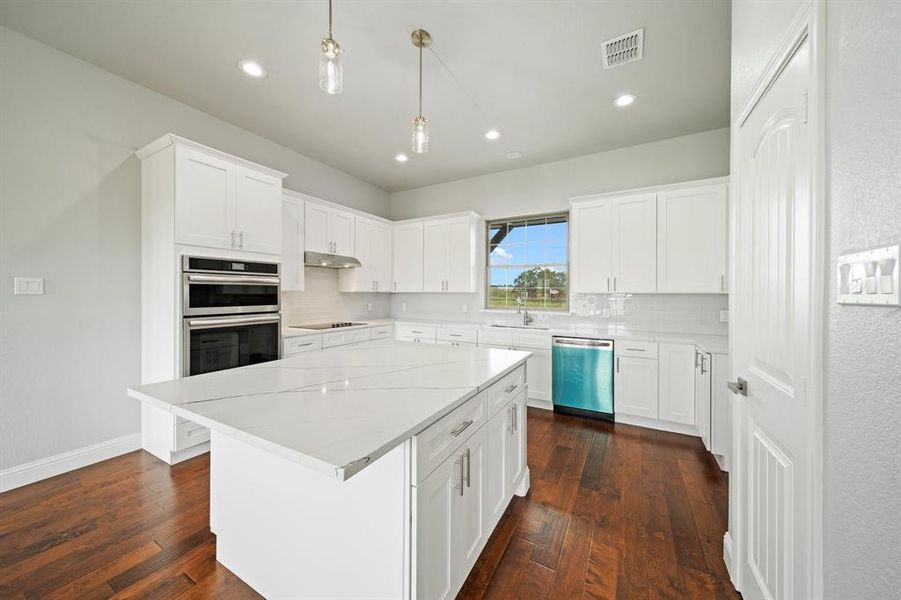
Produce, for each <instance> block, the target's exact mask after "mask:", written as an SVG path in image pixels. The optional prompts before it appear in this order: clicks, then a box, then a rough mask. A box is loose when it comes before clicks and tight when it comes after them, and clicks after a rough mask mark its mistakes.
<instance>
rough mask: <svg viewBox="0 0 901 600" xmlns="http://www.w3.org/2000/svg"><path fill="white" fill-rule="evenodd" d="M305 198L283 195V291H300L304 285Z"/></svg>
mask: <svg viewBox="0 0 901 600" xmlns="http://www.w3.org/2000/svg"><path fill="white" fill-rule="evenodd" d="M303 204H304V203H303V200H300V199H299V198H293V197H291V196H283V197H282V266H281V278H282V281H281V285H282V291H284V292H289V291H300V290H303V286H304V267H303V233H304V232H303V217H304V215H303Z"/></svg>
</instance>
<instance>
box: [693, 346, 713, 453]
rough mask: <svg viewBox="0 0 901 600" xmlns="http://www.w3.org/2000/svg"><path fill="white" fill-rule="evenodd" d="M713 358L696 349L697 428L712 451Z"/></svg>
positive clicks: (705, 445)
mask: <svg viewBox="0 0 901 600" xmlns="http://www.w3.org/2000/svg"><path fill="white" fill-rule="evenodd" d="M712 362H713V361H712V357H711V355H710V354H708V353H707V352H704V351H703V350H701V349H700V348H695V427H696V428H697V430H698V435H699V436H700V437H701V441H702V442H704V447H705V448H707V449H708V450H710V449H711V445H710V442H711V436H710V433H711V429H710V418H711V409H710V399H711V395H710V391H711V390H710V385H711V376H710V373H711V369H712V364H711V363H712Z"/></svg>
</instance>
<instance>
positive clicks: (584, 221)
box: [570, 180, 727, 294]
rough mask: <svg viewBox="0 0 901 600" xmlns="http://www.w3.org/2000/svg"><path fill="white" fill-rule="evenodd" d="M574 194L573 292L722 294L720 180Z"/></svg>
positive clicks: (724, 209) (723, 261)
mask: <svg viewBox="0 0 901 600" xmlns="http://www.w3.org/2000/svg"><path fill="white" fill-rule="evenodd" d="M715 181H716V183H715V184H712V185H711V184H708V185H703V183H704V182H697V183H698V184H700V185H691V184H689V185H680V186H666V187H663V188H659V189H648V190H642V191H641V192H636V193H626V194H602V195H598V196H586V197H582V198H574V199H573V200H572V201H571V204H572V256H571V259H570V261H571V268H572V277H573V282H572V290H573V292H574V293H577V294H608V293H609V294H612V293H637V294H648V293H654V292H657V293H667V294H671V293H692V294H704V293H712V294H716V293H725V292H726V291H727V290H726V252H727V247H726V243H727V239H726V228H727V217H726V215H727V204H726V203H727V184H726V183H720V182H722V181H723V180H715Z"/></svg>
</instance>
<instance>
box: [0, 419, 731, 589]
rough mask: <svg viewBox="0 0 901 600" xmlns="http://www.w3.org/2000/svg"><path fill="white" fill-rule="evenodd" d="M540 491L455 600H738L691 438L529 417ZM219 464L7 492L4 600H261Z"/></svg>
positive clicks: (706, 458) (714, 503)
mask: <svg viewBox="0 0 901 600" xmlns="http://www.w3.org/2000/svg"><path fill="white" fill-rule="evenodd" d="M529 464H530V467H531V471H532V489H531V492H530V493H529V496H528V497H527V498H514V500H513V502H512V503H511V505H510V507H509V508H508V509H507V511H506V513H505V514H504V517H503V518H502V519H501V522H500V524H499V525H498V527H497V529H496V531H495V532H494V535H492V537H491V539H490V541H489V542H488V545H487V546H486V548H485V550H484V552H483V553H482V556H481V557H480V558H479V560H478V562H477V563H476V566H475V569H474V570H473V572H472V573H471V574H470V577H469V578H468V579H467V581H466V584H465V585H464V587H463V590H462V591H461V593H460V598H482V597H485V598H516V599H525V598H567V599H568V598H604V599H606V598H629V599H632V598H737V597H738V595H737V594H736V593H735V591H734V590H733V589H732V586H731V584H730V583H729V579H728V576H727V574H726V571H725V567H724V565H723V562H722V554H723V549H722V537H723V533H724V531H725V527H726V509H727V508H726V507H727V500H726V481H725V478H724V476H723V475H722V474H721V473H720V471H719V469H718V468H717V467H716V464H715V463H714V462H713V459H712V457H710V455H708V454H707V453H706V452H705V451H704V450H703V447H702V446H701V444H700V441H698V440H697V439H695V438H690V437H686V436H680V435H674V434H667V433H662V432H656V431H651V430H647V429H640V428H637V427H630V426H627V425H613V424H610V423H605V422H600V421H590V420H585V419H580V418H577V417H567V416H562V415H555V414H553V413H550V412H547V411H541V410H535V409H529ZM208 513H209V458H208V455H204V456H200V457H197V458H194V459H191V460H189V461H185V462H184V463H181V464H179V465H176V466H173V467H169V466H168V465H165V464H164V463H162V462H160V461H158V460H157V459H155V458H154V457H152V456H151V455H149V454H147V453H145V452H133V453H131V454H127V455H124V456H121V457H118V458H114V459H112V460H108V461H105V462H102V463H98V464H96V465H92V466H90V467H86V468H84V469H80V470H78V471H73V472H71V473H66V474H64V475H60V476H59V477H54V478H53V479H48V480H45V481H42V482H39V483H35V484H32V485H30V486H26V487H24V488H20V489H17V490H13V491H10V492H7V493H5V494H0V598H11V599H24V598H27V599H33V598H73V599H75V598H77V599H79V600H90V599H94V598H109V597H115V598H160V599H170V598H179V599H188V598H259V596H258V595H257V594H256V593H255V592H254V591H253V590H251V589H250V588H249V587H247V586H246V585H245V584H244V583H243V582H241V581H240V580H239V579H238V578H237V577H235V576H234V575H232V574H231V573H230V572H229V571H228V570H227V569H225V568H224V567H222V566H221V565H219V564H218V563H217V562H216V559H215V551H216V542H215V537H214V536H213V534H212V533H210V530H209V514H208Z"/></svg>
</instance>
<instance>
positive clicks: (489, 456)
mask: <svg viewBox="0 0 901 600" xmlns="http://www.w3.org/2000/svg"><path fill="white" fill-rule="evenodd" d="M511 418H512V417H511V416H510V411H509V410H507V409H502V410H501V411H500V412H498V413H497V414H496V415H494V416H493V417H491V419H490V420H489V421H488V423H487V424H486V425H485V438H486V442H485V443H486V448H487V453H486V457H485V472H486V476H485V506H484V509H483V511H484V514H485V520H486V529H487V530H488V531H491V530H492V529H494V526H495V525H497V522H498V521H500V519H501V516H503V514H504V510H506V508H507V501H508V500H509V499H510V496H512V494H513V491H512V490H510V489H509V488H508V487H507V478H506V476H505V475H504V468H505V465H506V464H507V461H508V459H507V457H506V456H507V450H508V448H509V446H510V445H509V444H508V442H507V438H508V437H509V436H510V433H509V431H510V423H511V421H510V419H511Z"/></svg>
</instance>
